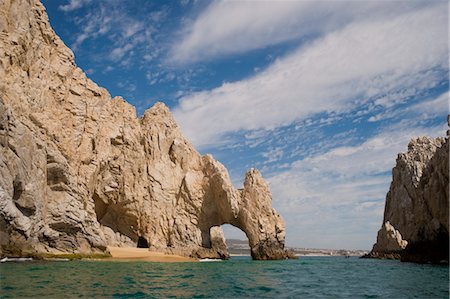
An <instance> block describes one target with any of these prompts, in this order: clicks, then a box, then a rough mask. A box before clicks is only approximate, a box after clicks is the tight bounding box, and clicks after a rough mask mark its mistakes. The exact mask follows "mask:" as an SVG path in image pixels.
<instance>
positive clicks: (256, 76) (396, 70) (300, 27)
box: [43, 0, 449, 249]
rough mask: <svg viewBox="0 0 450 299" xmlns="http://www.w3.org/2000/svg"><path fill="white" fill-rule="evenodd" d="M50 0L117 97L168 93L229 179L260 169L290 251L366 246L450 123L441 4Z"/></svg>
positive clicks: (68, 38) (88, 65)
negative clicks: (394, 175) (409, 155)
mask: <svg viewBox="0 0 450 299" xmlns="http://www.w3.org/2000/svg"><path fill="white" fill-rule="evenodd" d="M43 3H44V5H45V7H46V9H47V13H48V14H49V19H50V23H51V25H52V26H53V28H54V30H55V31H56V33H57V34H58V35H59V36H60V37H61V38H62V40H63V41H64V42H65V44H66V45H67V46H69V47H70V48H71V49H72V50H73V52H74V54H75V60H76V63H77V64H78V66H79V67H80V68H81V69H83V70H84V71H85V72H86V74H87V75H88V77H89V78H91V79H92V80H93V81H95V82H96V83H97V84H99V85H100V86H103V87H105V88H107V89H108V91H109V92H110V93H111V95H112V96H122V97H124V98H125V99H126V100H127V101H128V102H130V103H131V104H133V105H134V106H135V107H136V109H137V113H138V115H142V114H143V112H144V111H145V110H146V109H148V108H150V107H151V106H152V105H153V104H154V103H156V102H157V101H161V102H164V103H165V104H166V105H168V106H169V107H170V109H171V111H172V113H173V114H174V117H175V119H176V121H177V122H178V124H179V125H180V127H181V130H182V131H183V133H184V134H185V136H186V137H187V138H188V139H189V140H191V142H192V143H193V144H194V146H195V147H196V148H197V150H198V151H199V152H200V153H201V154H206V153H211V154H213V156H214V157H215V158H216V159H218V160H219V161H221V162H222V163H223V164H224V165H225V166H226V167H227V168H228V170H229V173H230V176H231V178H232V181H233V183H234V184H235V185H236V187H240V186H242V183H243V178H244V175H245V172H246V171H247V169H249V168H251V167H256V168H258V169H259V170H260V171H261V172H262V174H263V176H264V177H265V179H266V180H267V181H268V183H269V186H270V189H271V192H272V195H273V200H272V204H273V206H274V207H275V209H276V210H277V211H278V212H279V213H280V214H281V215H282V217H283V218H284V220H285V222H286V245H287V246H295V247H308V248H334V249H339V248H346V249H371V247H372V245H373V243H374V242H375V241H376V234H377V231H378V229H379V228H380V226H381V222H382V219H383V211H384V201H385V197H386V193H387V191H388V190H389V184H390V181H391V170H392V167H394V166H395V159H396V157H397V154H398V153H399V152H405V151H406V150H407V145H408V142H409V140H410V139H411V138H412V137H415V136H422V135H428V136H434V137H437V136H445V131H446V130H447V126H446V122H447V121H446V118H447V114H448V110H449V101H448V100H449V91H448V90H449V32H448V30H449V29H448V24H449V20H448V16H449V7H448V6H449V5H448V2H447V1H245V2H244V1H202V0H179V1H145V0H136V1H120V0H61V1H56V0H43ZM224 230H225V235H226V237H228V238H241V239H243V238H244V237H245V235H244V234H243V233H242V232H240V231H238V230H237V229H234V228H231V226H225V228H224Z"/></svg>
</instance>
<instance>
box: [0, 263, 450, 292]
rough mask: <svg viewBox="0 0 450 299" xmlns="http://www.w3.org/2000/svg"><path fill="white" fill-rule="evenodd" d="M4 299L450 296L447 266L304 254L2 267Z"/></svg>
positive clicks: (14, 264)
mask: <svg viewBox="0 0 450 299" xmlns="http://www.w3.org/2000/svg"><path fill="white" fill-rule="evenodd" d="M0 275H1V296H0V297H1V298H27V297H33V298H41V297H42V298H43V297H46V298H73V297H86V298H99V297H100V298H105V297H106V298H242V297H253V298H448V296H449V291H448V281H449V268H448V266H433V265H417V264H409V263H400V262H398V261H386V260H373V259H359V258H343V257H303V258H301V259H299V260H286V261H269V262H263V261H252V260H250V258H247V257H235V258H232V259H231V260H229V261H223V262H204V263H172V264H162V263H151V262H111V261H71V262H31V263H30V262H29V263H4V264H1V265H0Z"/></svg>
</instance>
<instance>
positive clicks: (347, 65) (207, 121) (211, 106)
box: [174, 3, 448, 146]
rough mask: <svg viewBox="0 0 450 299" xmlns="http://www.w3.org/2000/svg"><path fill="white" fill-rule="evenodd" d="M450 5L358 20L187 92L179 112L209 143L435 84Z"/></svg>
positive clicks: (189, 129)
mask: <svg viewBox="0 0 450 299" xmlns="http://www.w3.org/2000/svg"><path fill="white" fill-rule="evenodd" d="M444 7H446V4H445V3H441V5H435V6H433V7H430V8H426V9H421V10H418V11H413V12H409V13H407V14H403V15H400V16H398V17H393V18H390V19H389V20H377V21H368V22H363V21H361V22H357V23H352V24H350V25H348V26H347V27H345V28H343V29H342V30H339V31H336V32H332V33H330V34H328V35H326V36H325V37H323V38H320V39H318V40H315V41H314V42H312V43H311V44H310V45H309V46H304V47H301V48H299V49H297V50H296V51H294V52H293V53H292V54H290V55H289V56H287V57H284V58H282V59H279V60H277V61H276V62H275V63H273V65H271V66H270V67H269V68H267V69H266V70H264V71H262V72H261V73H259V74H258V75H255V76H253V77H250V78H248V79H245V80H242V81H238V82H234V83H225V84H223V85H222V86H220V87H217V88H215V89H212V90H209V91H202V92H197V93H193V94H191V95H188V96H186V97H183V98H182V99H181V100H180V103H179V106H178V107H176V108H175V109H174V116H175V118H176V119H177V121H178V122H179V124H180V125H181V128H182V129H183V131H184V132H185V134H186V135H187V136H188V137H189V138H190V139H191V140H192V141H193V143H194V144H195V145H197V146H207V145H210V144H216V143H219V142H220V141H221V140H224V136H225V135H226V134H227V133H230V132H236V131H239V130H257V129H273V128H275V127H278V126H281V125H286V124H289V123H291V122H293V121H297V120H300V119H305V118H308V117H311V116H312V115H315V114H317V113H321V112H325V113H330V112H333V113H343V112H348V111H351V110H353V109H355V108H357V107H358V106H359V105H361V104H364V103H367V101H368V100H370V99H376V98H379V97H382V96H389V95H391V94H396V95H399V94H401V91H402V90H406V89H412V88H414V90H415V91H420V90H423V89H428V88H432V87H434V86H435V85H436V84H437V83H438V82H440V81H442V76H443V73H444V72H447V71H448V28H447V9H443V8H444Z"/></svg>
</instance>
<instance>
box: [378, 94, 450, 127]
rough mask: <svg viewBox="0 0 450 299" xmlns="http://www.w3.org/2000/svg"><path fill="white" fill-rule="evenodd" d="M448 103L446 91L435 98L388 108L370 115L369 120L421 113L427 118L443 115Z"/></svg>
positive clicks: (449, 102)
mask: <svg viewBox="0 0 450 299" xmlns="http://www.w3.org/2000/svg"><path fill="white" fill-rule="evenodd" d="M449 104H450V101H449V92H448V91H446V92H444V93H442V94H441V95H439V96H438V97H436V98H432V99H427V100H424V101H421V102H419V103H417V104H414V105H411V106H409V107H405V108H404V109H395V110H388V111H384V112H383V113H380V114H377V115H374V116H371V117H370V118H369V121H370V122H376V121H380V120H386V119H389V118H394V117H399V116H403V117H407V115H411V114H415V115H423V116H426V117H428V118H431V117H432V116H435V117H436V116H445V115H447V114H448V113H449Z"/></svg>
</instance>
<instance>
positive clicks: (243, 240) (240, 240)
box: [221, 224, 250, 256]
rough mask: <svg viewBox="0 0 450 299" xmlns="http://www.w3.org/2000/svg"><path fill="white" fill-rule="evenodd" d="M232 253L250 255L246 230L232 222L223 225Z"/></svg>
mask: <svg viewBox="0 0 450 299" xmlns="http://www.w3.org/2000/svg"><path fill="white" fill-rule="evenodd" d="M221 228H222V230H223V233H224V236H225V242H226V245H227V248H228V253H229V254H230V255H245V256H247V255H248V256H250V245H249V240H248V237H247V235H246V234H245V232H244V231H242V230H241V229H239V228H238V227H236V226H233V225H231V224H223V225H221Z"/></svg>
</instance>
